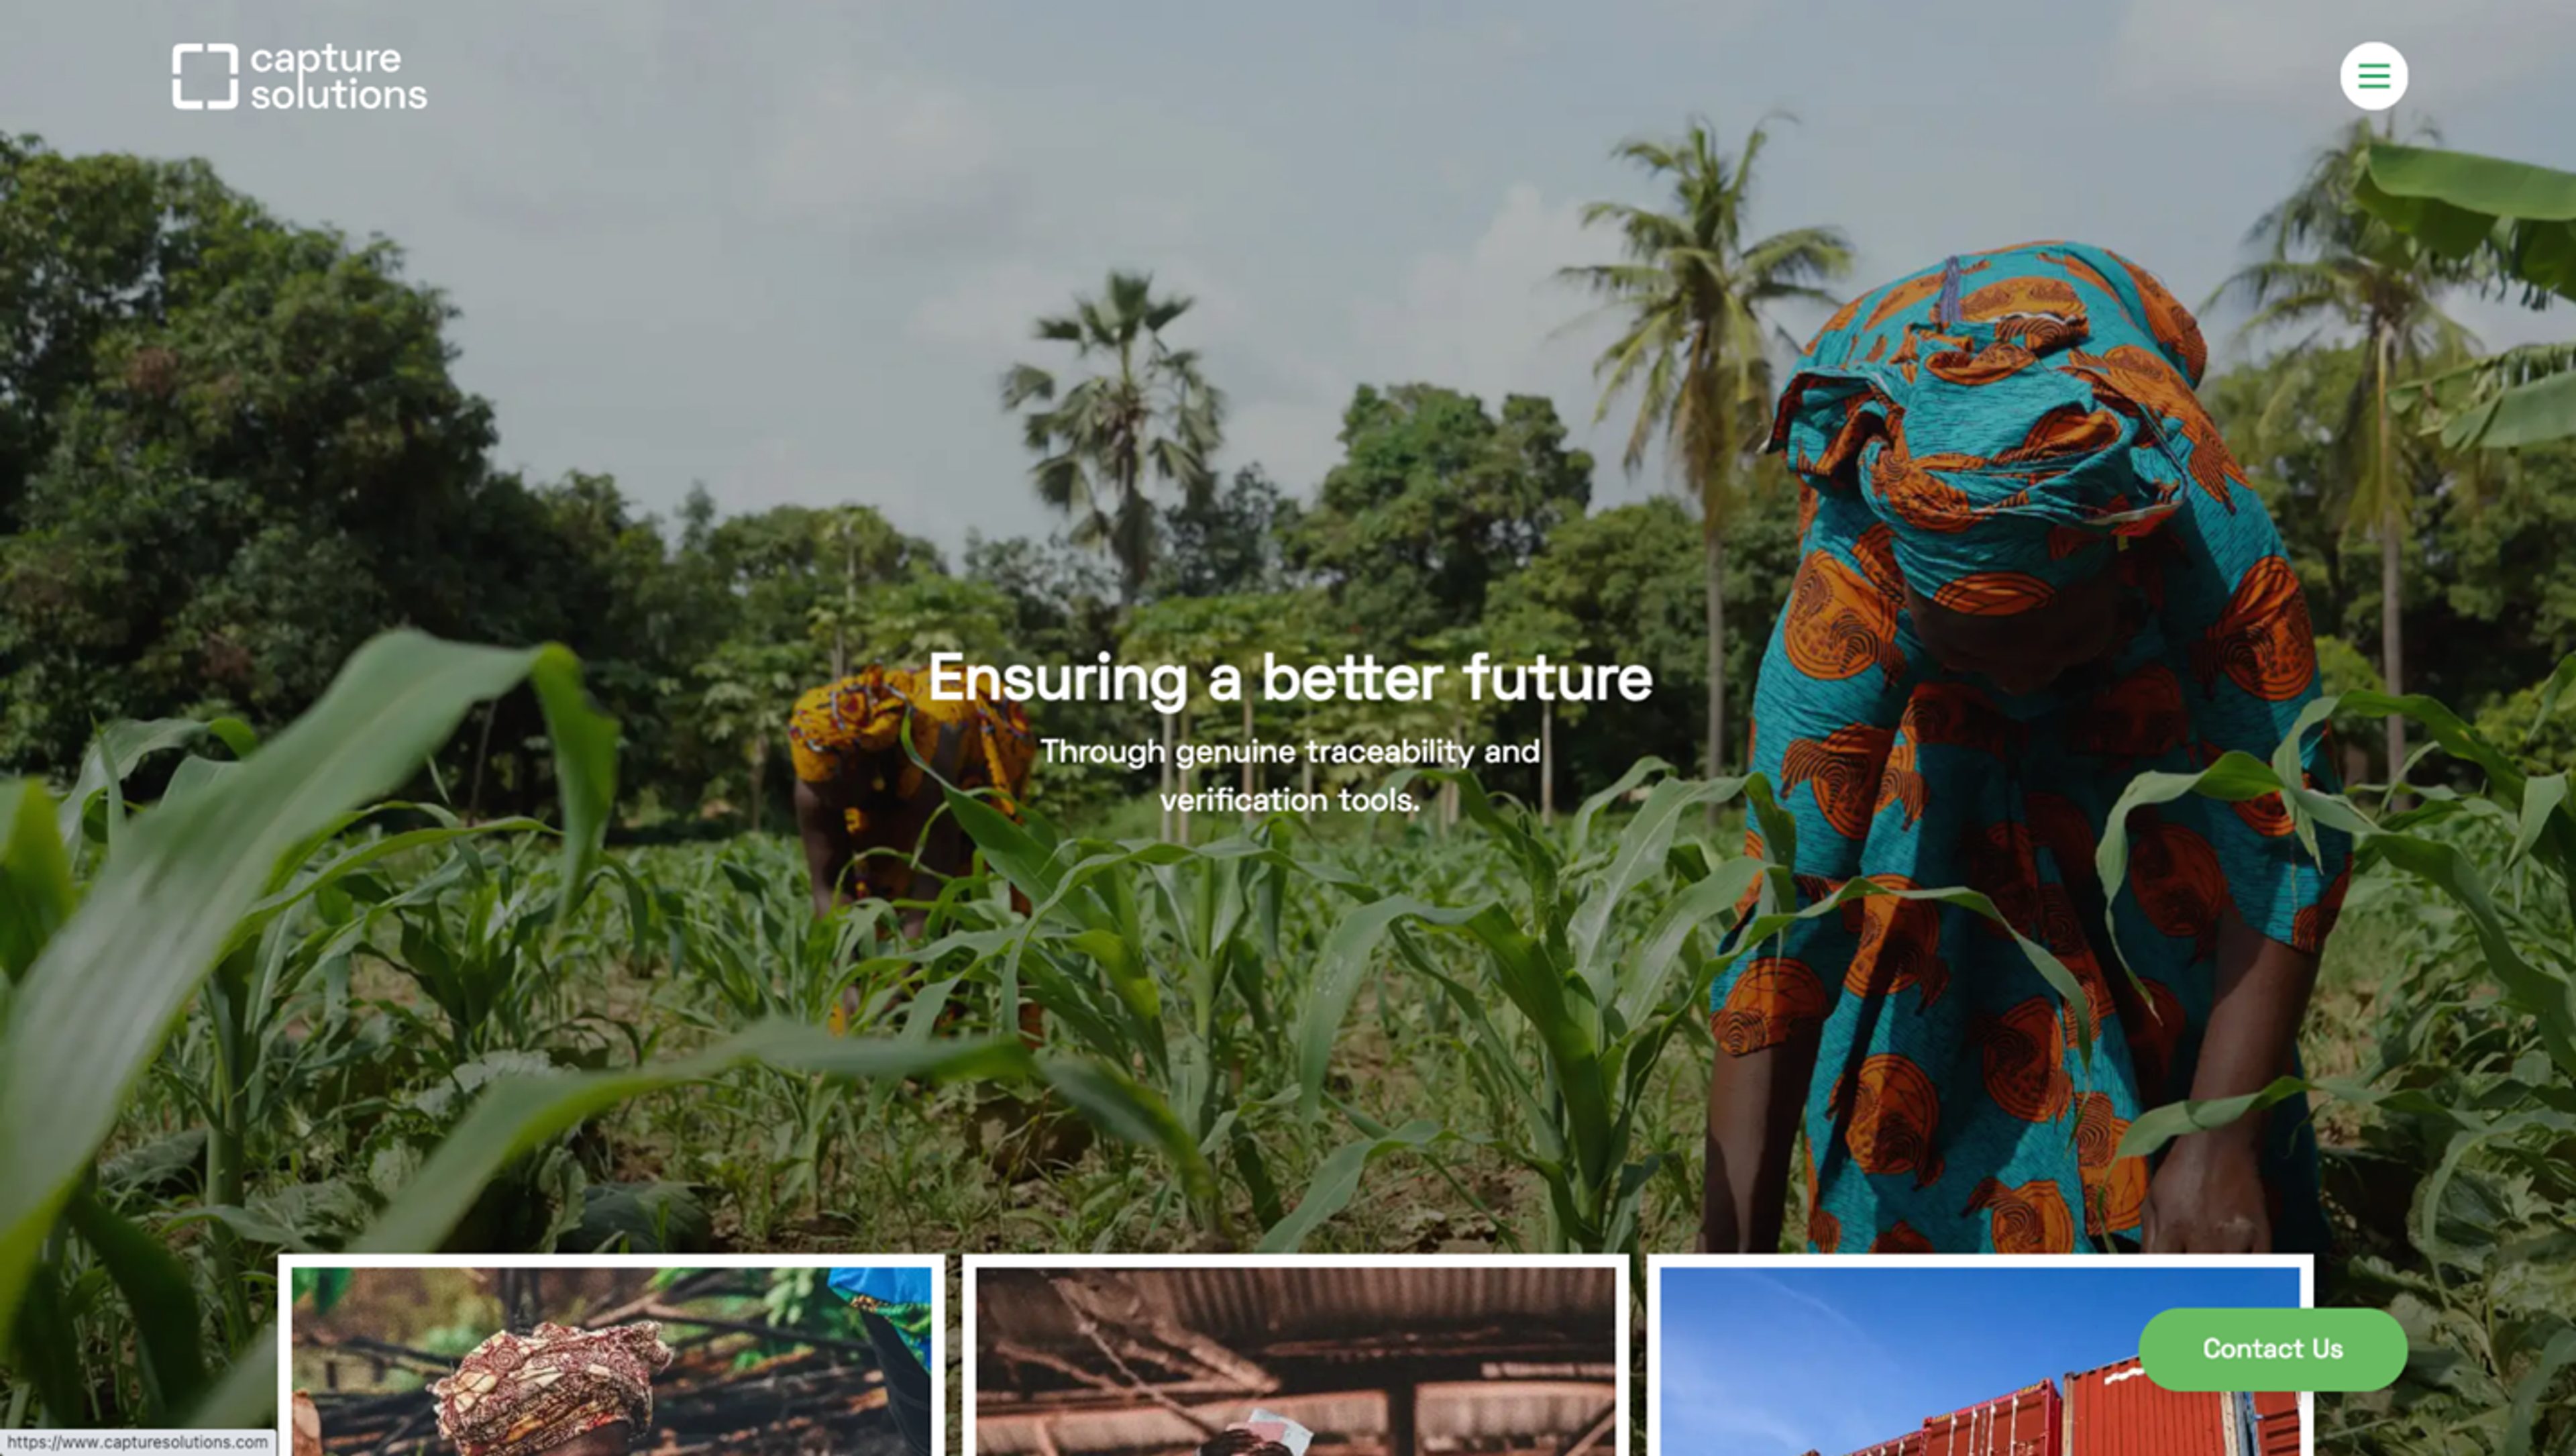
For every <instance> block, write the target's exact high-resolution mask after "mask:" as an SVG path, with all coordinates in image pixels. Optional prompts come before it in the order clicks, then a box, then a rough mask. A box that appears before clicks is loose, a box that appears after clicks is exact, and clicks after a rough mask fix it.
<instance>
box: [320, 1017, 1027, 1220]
mask: <svg viewBox="0 0 2576 1456" xmlns="http://www.w3.org/2000/svg"><path fill="white" fill-rule="evenodd" d="M754 1063H758V1064H762V1065H766V1066H770V1067H776V1068H780V1069H782V1070H786V1071H793V1072H805V1073H813V1074H818V1075H822V1076H828V1077H838V1078H849V1079H857V1080H875V1079H885V1078H903V1077H929V1078H950V1077H1009V1076H1025V1075H1027V1074H1028V1073H1029V1072H1030V1071H1031V1070H1032V1068H1031V1064H1030V1061H1029V1055H1028V1052H1027V1050H1026V1049H1025V1048H1023V1047H1022V1046H1021V1045H1020V1044H1019V1041H1018V1040H1017V1039H1016V1038H1003V1037H995V1038H990V1039H985V1040H977V1041H947V1042H936V1041H935V1042H930V1043H926V1044H924V1043H917V1042H912V1041H907V1040H904V1039H901V1038H894V1037H884V1038H866V1037H838V1036H834V1035H832V1034H831V1033H830V1032H828V1031H825V1030H823V1029H822V1028H820V1027H816V1026H809V1025H806V1024H804V1023H802V1022H795V1021H766V1022H762V1023H760V1024H758V1025H755V1026H753V1027H751V1028H750V1029H748V1030H746V1031H744V1032H742V1033H740V1034H738V1035H736V1036H734V1037H732V1038H731V1039H729V1040H727V1041H723V1042H719V1043H717V1044H716V1045H714V1046H712V1047H709V1048H707V1049H706V1050H705V1051H703V1052H700V1053H698V1054H696V1055H694V1056H690V1057H684V1058H681V1059H679V1060H676V1061H671V1062H665V1063H661V1064H658V1065H654V1066H646V1067H638V1068H635V1069H633V1070H631V1071H619V1072H589V1073H575V1074H570V1075H563V1076H551V1077H502V1078H497V1079H495V1080H494V1081H492V1082H490V1083H489V1084H487V1085H486V1086H485V1087H484V1089H483V1093H482V1095H481V1097H480V1098H478V1099H477V1100H476V1102H475V1104H474V1108H473V1110H472V1111H471V1112H469V1113H467V1114H466V1115H465V1118H464V1120H463V1121H461V1122H459V1123H458V1124H457V1125H456V1128H455V1130H454V1131H453V1132H450V1133H449V1134H448V1135H447V1139H446V1141H444V1142H442V1143H440V1144H439V1145H438V1150H437V1151H436V1152H434V1153H432V1154H431V1155H430V1157H429V1159H428V1161H426V1162H424V1163H423V1164H422V1165H421V1167H420V1170H419V1171H418V1172H417V1173H415V1174H414V1175H413V1176H412V1178H411V1180H410V1181H409V1182H408V1183H407V1184H405V1185H404V1187H403V1189H402V1191H401V1192H399V1193H398V1194H396V1195H395V1196H394V1197H393V1199H392V1200H391V1201H390V1202H389V1203H388V1205H387V1207H386V1209H385V1212H384V1214H383V1215H382V1216H381V1217H379V1218H378V1219H377V1220H376V1222H375V1224H374V1225H373V1226H372V1227H370V1228H369V1229H368V1230H367V1231H366V1232H365V1233H364V1234H362V1235H360V1236H359V1238H358V1239H357V1240H356V1241H355V1242H354V1243H353V1244H352V1245H351V1246H350V1251H351V1252H352V1253H402V1252H405V1251H415V1252H416V1251H418V1250H421V1249H435V1248H437V1247H439V1245H440V1244H441V1243H442V1242H443V1241H444V1240H445V1239H446V1237H447V1235H448V1232H449V1231H450V1230H451V1229H453V1228H454V1227H455V1226H456V1221H457V1220H458V1219H459V1218H461V1217H463V1216H464V1214H465V1211H466V1210H467V1209H469V1208H471V1207H472V1206H473V1204H474V1201H475V1199H476V1198H478V1197H480V1196H481V1195H482V1192H483V1189H484V1187H485V1185H487V1184H488V1183H490V1182H491V1181H492V1178H493V1175H494V1174H496V1173H498V1172H499V1171H500V1170H501V1168H502V1167H503V1166H504V1165H505V1164H507V1163H509V1162H510V1160H512V1159H513V1158H516V1157H518V1156H520V1155H521V1154H523V1153H526V1152H528V1151H530V1150H531V1149H533V1148H535V1147H537V1146H539V1145H540V1144H542V1143H544V1142H546V1141H547V1140H548V1139H551V1138H553V1137H555V1136H556V1135H558V1134H560V1133H562V1132H564V1131H566V1130H568V1129H570V1128H572V1127H574V1126H576V1125H578V1124H579V1123H581V1122H582V1121H583V1120H585V1119H587V1118H590V1117H592V1116H595V1115H597V1114H598V1113H600V1112H603V1111H606V1110H607V1109H609V1108H611V1107H614V1106H616V1105H617V1104H619V1103H621V1102H625V1101H627V1100H629V1099H631V1098H635V1097H641V1096H644V1095H646V1094H648V1093H653V1092H661V1091H666V1090H669V1089H671V1088H674V1087H683V1086H687V1085H690V1084H692V1083H696V1082H702V1081H705V1080H707V1079H709V1078H711V1077H714V1076H716V1075H718V1074H720V1073H722V1072H724V1071H726V1070H728V1069H730V1068H733V1067H738V1066H746V1065H750V1064H754Z"/></svg>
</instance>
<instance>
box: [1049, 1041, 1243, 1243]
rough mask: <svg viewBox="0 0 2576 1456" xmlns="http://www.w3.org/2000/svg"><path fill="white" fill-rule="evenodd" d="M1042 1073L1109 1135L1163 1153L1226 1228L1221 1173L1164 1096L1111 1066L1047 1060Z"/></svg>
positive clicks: (1194, 1197)
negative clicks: (1219, 1183) (1219, 1191)
mask: <svg viewBox="0 0 2576 1456" xmlns="http://www.w3.org/2000/svg"><path fill="white" fill-rule="evenodd" d="M1013 1046H1014V1047H1016V1046H1017V1043H1013ZM1038 1074H1039V1075H1040V1076H1042V1077H1044V1078H1045V1079H1046V1083H1047V1085H1048V1086H1050V1087H1052V1088H1054V1089H1055V1090H1056V1092H1057V1094H1058V1095H1060V1096H1062V1097H1063V1098H1064V1100H1065V1101H1067V1102H1069V1103H1071V1104H1073V1105H1074V1106H1075V1107H1076V1108H1078V1109H1080V1110H1081V1111H1082V1113H1083V1115H1084V1116H1086V1117H1088V1118H1090V1119H1091V1120H1092V1121H1093V1122H1094V1123H1095V1124H1097V1125H1098V1126H1099V1127H1101V1128H1102V1129H1103V1130H1104V1131H1107V1132H1109V1133H1111V1134H1113V1135H1115V1136H1117V1137H1121V1138H1124V1139H1126V1140H1127V1141H1129V1142H1132V1143H1138V1144H1141V1145H1143V1146H1145V1147H1150V1148H1157V1149H1159V1150H1161V1152H1162V1153H1163V1155H1164V1156H1165V1157H1167V1158H1170V1159H1171V1160H1172V1163H1173V1166H1175V1167H1176V1168H1178V1169H1179V1170H1180V1174H1181V1190H1182V1192H1183V1193H1184V1194H1185V1195H1187V1196H1188V1198H1189V1199H1190V1201H1191V1202H1192V1203H1193V1204H1194V1205H1196V1206H1198V1207H1200V1208H1203V1209H1207V1210H1209V1211H1210V1212H1212V1213H1214V1214H1215V1215H1216V1216H1217V1218H1218V1221H1219V1223H1220V1225H1222V1223H1223V1219H1224V1209H1223V1208H1222V1207H1221V1206H1219V1205H1218V1203H1217V1188H1216V1168H1215V1167H1214V1165H1212V1164H1211V1163H1209V1162H1208V1158H1207V1154H1206V1153H1205V1152H1204V1151H1202V1150H1201V1148H1200V1146H1199V1140H1198V1139H1197V1138H1194V1137H1192V1136H1190V1130H1189V1128H1188V1127H1187V1126H1185V1125H1183V1123H1182V1122H1181V1120H1180V1118H1179V1117H1178V1116H1177V1115H1176V1114H1174V1113H1173V1111H1172V1108H1171V1104H1170V1103H1168V1102H1165V1101H1164V1100H1163V1098H1162V1096H1161V1094H1159V1093H1157V1092H1155V1091H1154V1090H1153V1089H1152V1088H1150V1087H1146V1086H1144V1085H1143V1084H1141V1083H1139V1082H1137V1081H1136V1079H1134V1078H1133V1077H1130V1076H1128V1075H1126V1074H1125V1073H1123V1072H1120V1071H1119V1070H1117V1069H1116V1068H1114V1067H1111V1066H1109V1065H1107V1064H1106V1063H1103V1062H1095V1061H1090V1060H1088V1059H1083V1058H1075V1057H1063V1056H1050V1057H1046V1058H1044V1059H1042V1060H1040V1062H1039V1063H1038Z"/></svg>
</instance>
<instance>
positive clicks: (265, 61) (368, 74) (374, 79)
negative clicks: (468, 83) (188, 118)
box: [170, 41, 429, 111]
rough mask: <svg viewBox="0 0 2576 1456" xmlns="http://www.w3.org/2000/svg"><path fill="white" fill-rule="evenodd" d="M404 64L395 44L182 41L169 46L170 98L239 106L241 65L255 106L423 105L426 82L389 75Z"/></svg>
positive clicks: (191, 105) (219, 107)
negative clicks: (261, 46) (275, 45)
mask: <svg viewBox="0 0 2576 1456" xmlns="http://www.w3.org/2000/svg"><path fill="white" fill-rule="evenodd" d="M402 64H403V59H402V52H400V51H397V50H348V49H344V48H342V47H340V46H328V45H326V46H321V47H318V48H316V47H305V48H301V49H295V48H289V49H284V50H253V51H244V50H243V49H242V48H241V47H240V46H238V45H235V44H233V43H232V42H230V41H182V42H180V43H179V44H177V45H174V46H172V47H170V104H171V105H172V106H174V107H176V108H178V109H179V110H181V111H233V110H237V109H239V108H240V106H241V104H242V93H243V90H244V89H245V88H244V87H243V85H242V71H243V69H244V67H245V65H247V67H248V69H249V71H250V73H251V84H250V86H249V87H248V88H247V89H248V90H249V93H250V106H251V110H253V111H426V110H427V109H429V88H428V87H426V86H422V85H417V84H406V83H399V82H396V81H395V80H394V79H393V77H394V75H395V73H397V72H399V71H400V70H401V69H402ZM263 77H283V78H285V80H284V81H283V82H268V81H264V80H263V79H262V78H263Z"/></svg>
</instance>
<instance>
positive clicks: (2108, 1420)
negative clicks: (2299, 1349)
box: [2066, 1359, 2298, 1456]
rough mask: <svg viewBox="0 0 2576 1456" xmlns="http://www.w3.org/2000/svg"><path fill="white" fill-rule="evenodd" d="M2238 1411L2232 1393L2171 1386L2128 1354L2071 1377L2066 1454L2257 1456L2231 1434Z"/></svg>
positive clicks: (2294, 1448) (2293, 1452)
mask: <svg viewBox="0 0 2576 1456" xmlns="http://www.w3.org/2000/svg"><path fill="white" fill-rule="evenodd" d="M2235 1416H2236V1404H2235V1402H2234V1400H2233V1399H2232V1398H2230V1397H2229V1396H2227V1395H2224V1394H2221V1393H2219V1392H2217V1391H2196V1392H2194V1391H2179V1390H2167V1389H2165V1388H2164V1387H2163V1386H2161V1385H2158V1384H2156V1383H2155V1382H2154V1381H2153V1380H2150V1379H2148V1378H2147V1372H2146V1369H2145V1367H2144V1366H2141V1365H2140V1364H2139V1363H2138V1362H2137V1361H2136V1360H2134V1359H2131V1360H2123V1361H2121V1362H2120V1363H2119V1364H2117V1365H2105V1366H2103V1367H2102V1368H2100V1369H2098V1370H2086V1371H2083V1372H2080V1373H2078V1374H2074V1375H2069V1376H2067V1377H2066V1456H2255V1453H2252V1452H2240V1451H2237V1450H2236V1449H2235V1443H2234V1442H2232V1441H2230V1440H2229V1439H2228V1436H2229V1427H2230V1425H2231V1424H2232V1423H2233V1422H2234V1420H2235ZM2291 1418H2292V1419H2293V1421H2295V1420H2296V1419H2297V1408H2296V1407H2295V1406H2293V1407H2292V1410H2291ZM2297 1452H2298V1445H2297V1442H2296V1440H2295V1437H2294V1439H2293V1441H2292V1444H2291V1446H2290V1456H2297Z"/></svg>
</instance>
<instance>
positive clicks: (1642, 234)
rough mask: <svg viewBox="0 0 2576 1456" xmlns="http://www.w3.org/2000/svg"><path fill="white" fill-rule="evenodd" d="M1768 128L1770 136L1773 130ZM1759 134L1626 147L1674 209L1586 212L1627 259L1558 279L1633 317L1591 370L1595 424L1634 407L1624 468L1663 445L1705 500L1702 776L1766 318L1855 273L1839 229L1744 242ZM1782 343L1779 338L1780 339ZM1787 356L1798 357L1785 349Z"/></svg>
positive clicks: (1714, 714) (1721, 727)
mask: <svg viewBox="0 0 2576 1456" xmlns="http://www.w3.org/2000/svg"><path fill="white" fill-rule="evenodd" d="M1766 125H1767V123H1766ZM1767 135H1768V134H1767V132H1766V130H1765V127H1764V126H1761V125H1757V126H1756V127H1754V128H1753V132H1752V134H1751V135H1750V136H1748V137H1746V138H1745V141H1744V150H1743V152H1742V153H1741V154H1740V155H1738V156H1735V157H1729V156H1727V155H1726V154H1725V153H1723V152H1721V151H1719V150H1718V148H1717V142H1716V138H1715V136H1714V134H1713V133H1712V132H1711V130H1710V128H1709V124H1708V123H1707V122H1706V121H1704V120H1701V119H1699V118H1696V117H1694V118H1693V119H1692V120H1691V122H1690V125H1689V128H1688V130H1686V131H1685V132H1684V133H1683V134H1682V135H1681V136H1680V137H1679V138H1678V139H1674V140H1668V141H1657V140H1650V139H1631V140H1628V141H1625V142H1622V143H1620V144H1619V146H1618V148H1617V149H1616V150H1615V151H1614V152H1613V153H1612V154H1611V155H1612V156H1614V157H1616V158H1618V159H1619V160H1621V161H1624V162H1628V163H1631V164H1633V165H1635V166H1637V167H1640V168H1643V169H1644V170H1645V171H1646V173H1647V174H1648V175H1649V176H1651V177H1653V178H1654V179H1656V180H1657V181H1658V182H1662V183H1667V184H1668V185H1669V186H1670V188H1671V192H1670V194H1669V201H1670V206H1671V210H1670V211H1668V212H1657V211H1654V210H1652V209H1651V208H1646V207H1638V206H1633V205H1631V204H1628V203H1624V202H1595V203H1592V204H1590V205H1588V206H1586V207H1585V208H1584V209H1583V222H1584V225H1585V226H1587V227H1590V226H1594V225H1597V224H1603V223H1607V224H1610V225H1612V226H1615V227H1616V228H1617V229H1618V231H1619V240H1620V250H1621V252H1622V253H1623V254H1625V260H1624V261H1622V262H1618V263H1601V264H1593V265H1588V266H1584V267H1574V268H1563V269H1560V270H1558V276H1559V277H1560V278H1564V279H1566V280H1568V281H1571V282H1575V283H1580V284H1582V285H1583V286H1584V287H1586V288H1587V289H1589V290H1590V291H1591V292H1592V293H1593V294H1594V295H1595V296H1596V297H1598V298H1600V299H1601V300H1603V307H1604V308H1605V309H1610V310H1617V311H1619V312H1621V313H1624V314H1625V315H1626V316H1627V326H1626V329H1625V331H1624V332H1623V333H1622V334H1621V336H1620V337H1619V339H1618V340H1617V342H1615V343H1613V344H1611V345H1610V346H1609V347H1608V348H1606V349H1604V350H1603V351H1602V352H1601V355H1600V357H1599V358H1598V359H1596V360H1595V361H1594V362H1593V366H1592V373H1593V377H1594V378H1596V379H1599V380H1600V381H1602V390H1601V402H1600V405H1599V407H1598V408H1596V409H1595V410H1594V411H1593V416H1592V418H1593V422H1594V423H1596V424H1598V423H1599V422H1601V421H1602V420H1604V419H1607V418H1608V417H1609V415H1610V410H1611V406H1612V404H1613V402H1614V401H1616V400H1617V399H1618V398H1619V397H1620V396H1621V395H1624V394H1627V393H1629V392H1630V391H1634V392H1635V393H1636V395H1637V417H1636V422H1635V424H1634V425H1632V426H1631V427H1630V429H1629V431H1628V446H1627V452H1626V455H1625V457H1624V459H1623V462H1622V463H1624V464H1625V465H1626V467H1627V468H1628V469H1629V470H1630V471H1631V472H1634V471H1636V470H1637V469H1638V468H1639V467H1640V466H1641V465H1643V464H1644V462H1645V459H1646V454H1647V448H1648V446H1649V445H1650V444H1652V442H1653V441H1654V439H1655V438H1656V436H1658V435H1661V436H1662V437H1663V438H1664V440H1665V443H1666V447H1667V448H1668V449H1669V450H1670V452H1671V456H1672V461H1673V465H1674V467H1675V469H1676V470H1677V471H1678V472H1679V473H1680V476H1681V478H1682V482H1683V484H1684V485H1685V487H1686V488H1689V489H1692V490H1695V491H1696V492H1697V493H1698V496H1699V506H1700V532H1701V537H1702V544H1703V547H1704V549H1705V551H1706V553H1707V561H1708V581H1707V592H1708V597H1707V602H1708V747H1707V759H1708V772H1709V773H1710V774H1711V775H1712V776H1714V775H1715V774H1717V773H1718V772H1719V770H1720V768H1721V767H1722V766H1723V764H1724V763H1725V752H1726V749H1725V744H1726V533H1727V528H1728V526H1729V524H1730V523H1731V521H1732V518H1733V515H1734V505H1735V501H1736V499H1737V497H1738V495H1739V494H1740V490H1739V487H1738V484H1737V480H1736V472H1737V469H1738V467H1739V465H1740V464H1741V463H1742V460H1743V457H1744V456H1745V454H1746V447H1747V445H1748V444H1749V443H1750V442H1753V441H1756V440H1758V439H1759V438H1760V437H1761V432H1760V427H1759V424H1758V421H1759V419H1760V416H1761V415H1762V413H1763V411H1764V409H1765V408H1766V406H1767V405H1768V403H1769V400H1770V395H1771V361H1770V356H1769V353H1768V351H1767V349H1766V347H1765V345H1766V344H1767V342H1768V340H1769V336H1770V335H1771V334H1774V333H1777V326H1776V325H1775V324H1773V323H1772V322H1771V321H1770V319H1769V318H1768V316H1767V311H1768V310H1769V309H1770V308H1772V307H1773V306H1775V305H1777V304H1780V303H1784V302H1788V301H1790V300H1806V301H1811V302H1816V303H1822V304H1827V305H1831V304H1833V303H1834V302H1835V301H1836V300H1834V299H1833V298H1832V297H1831V296H1830V295H1828V294H1826V293H1825V292H1824V291H1823V290H1822V289H1820V288H1818V287H1817V286H1816V285H1817V284H1818V283H1821V282H1824V281H1826V280H1829V279H1834V278H1840V277H1842V276H1844V275H1845V274H1846V273H1848V272H1849V271H1850V269H1851V243H1850V241H1849V240H1848V239H1847V238H1845V237H1844V235H1843V232H1842V230H1841V229H1840V228H1831V227H1809V228H1797V229H1794V230H1792V231H1789V232H1784V233H1777V234H1774V235H1773V236H1771V237H1767V238H1764V239H1762V240H1761V241H1759V242H1755V243H1746V242H1745V241H1744V240H1743V235H1744V221H1745V212H1746V207H1747V199H1748V196H1749V194H1750V192H1751V190H1752V182H1753V167H1754V163H1755V162H1756V161H1757V160H1758V159H1759V158H1760V156H1761V155H1762V146H1763V143H1764V141H1765V140H1766V139H1767ZM1782 337H1783V338H1784V339H1785V338H1786V336H1785V335H1783V336H1782ZM1789 347H1790V350H1791V352H1792V353H1795V352H1796V344H1795V343H1794V341H1790V343H1789Z"/></svg>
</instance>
